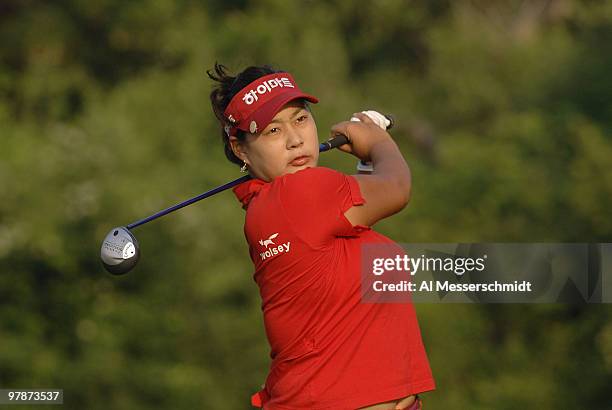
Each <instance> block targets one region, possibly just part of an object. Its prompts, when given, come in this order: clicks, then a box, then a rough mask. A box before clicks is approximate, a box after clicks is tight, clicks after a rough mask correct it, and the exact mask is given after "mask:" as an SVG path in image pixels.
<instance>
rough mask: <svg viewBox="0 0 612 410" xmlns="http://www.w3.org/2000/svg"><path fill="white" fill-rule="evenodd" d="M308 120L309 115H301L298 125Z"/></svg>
mask: <svg viewBox="0 0 612 410" xmlns="http://www.w3.org/2000/svg"><path fill="white" fill-rule="evenodd" d="M307 119H308V115H307V114H302V115H300V116H299V117H298V119H297V122H298V123H300V122H304V121H306V120H307Z"/></svg>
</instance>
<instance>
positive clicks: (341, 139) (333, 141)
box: [319, 114, 395, 152]
mask: <svg viewBox="0 0 612 410" xmlns="http://www.w3.org/2000/svg"><path fill="white" fill-rule="evenodd" d="M383 115H384V116H385V117H386V118H387V119H388V120H389V125H388V126H387V128H386V129H388V130H390V129H391V128H393V126H394V125H395V121H394V119H393V116H392V115H390V114H383ZM348 142H349V140H348V138H347V137H346V135H336V136H335V137H333V138H330V139H329V140H327V141H325V142H322V143H321V144H319V152H325V151H329V150H330V149H334V148H338V147H339V146H340V145H344V144H348Z"/></svg>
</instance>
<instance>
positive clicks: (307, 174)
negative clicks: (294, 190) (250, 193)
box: [278, 167, 348, 187]
mask: <svg viewBox="0 0 612 410" xmlns="http://www.w3.org/2000/svg"><path fill="white" fill-rule="evenodd" d="M347 177H348V175H345V174H343V173H342V172H339V171H336V170H334V169H331V168H326V167H313V168H305V169H302V170H300V171H298V172H295V173H293V174H286V175H283V176H282V177H281V178H279V181H278V182H279V183H280V185H282V186H292V185H300V186H304V185H306V184H308V185H311V187H312V186H320V187H325V186H330V185H337V184H338V183H341V182H343V181H344V180H345V179H346V178H347Z"/></svg>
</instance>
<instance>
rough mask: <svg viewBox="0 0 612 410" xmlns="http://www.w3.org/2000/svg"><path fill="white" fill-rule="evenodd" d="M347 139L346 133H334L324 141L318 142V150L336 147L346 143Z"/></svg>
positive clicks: (323, 150) (322, 150)
mask: <svg viewBox="0 0 612 410" xmlns="http://www.w3.org/2000/svg"><path fill="white" fill-rule="evenodd" d="M348 142H349V140H348V138H346V135H336V136H335V137H334V138H331V139H329V140H327V141H325V142H322V143H321V144H319V152H325V151H329V150H330V149H334V148H338V147H339V146H340V145H344V144H348Z"/></svg>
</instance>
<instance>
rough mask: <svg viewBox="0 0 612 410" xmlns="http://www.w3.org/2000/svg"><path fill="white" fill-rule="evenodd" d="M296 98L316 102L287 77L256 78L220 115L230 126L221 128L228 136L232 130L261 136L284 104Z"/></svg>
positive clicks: (288, 75)
mask: <svg viewBox="0 0 612 410" xmlns="http://www.w3.org/2000/svg"><path fill="white" fill-rule="evenodd" d="M297 98H303V99H305V100H308V101H310V102H312V103H317V102H319V100H318V99H317V98H316V97H313V96H312V95H309V94H305V93H303V92H302V91H301V90H300V89H299V88H298V86H297V84H296V83H295V80H294V79H293V77H292V76H291V74H289V73H274V74H269V75H266V76H264V77H260V78H258V79H257V80H255V81H253V82H252V83H250V84H249V85H247V86H246V87H244V88H243V89H242V90H240V91H239V92H238V94H236V95H235V96H234V98H232V100H231V101H230V103H229V105H228V106H227V108H226V109H225V112H224V114H225V117H226V118H227V120H228V122H229V123H230V124H231V125H228V126H226V127H225V132H226V133H227V134H228V135H236V129H241V130H242V131H245V132H250V133H251V134H255V133H257V132H261V131H262V130H263V129H264V128H266V127H267V126H268V124H269V123H270V121H272V119H273V118H274V116H275V115H276V114H277V113H278V111H279V110H280V109H281V108H282V107H283V106H284V105H285V104H287V103H288V102H289V101H292V100H295V99H297Z"/></svg>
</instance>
